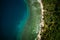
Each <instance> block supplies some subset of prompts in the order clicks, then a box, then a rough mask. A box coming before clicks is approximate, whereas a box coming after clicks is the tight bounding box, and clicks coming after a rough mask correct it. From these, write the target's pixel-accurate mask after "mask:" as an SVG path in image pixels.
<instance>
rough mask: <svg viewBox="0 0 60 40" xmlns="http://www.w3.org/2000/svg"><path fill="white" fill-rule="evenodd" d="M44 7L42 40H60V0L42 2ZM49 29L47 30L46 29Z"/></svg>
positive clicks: (43, 0)
mask: <svg viewBox="0 0 60 40" xmlns="http://www.w3.org/2000/svg"><path fill="white" fill-rule="evenodd" d="M42 2H43V5H44V10H46V11H45V12H44V22H45V23H44V25H45V26H44V29H46V31H44V32H43V33H42V37H41V38H42V39H41V40H60V0H42ZM46 27H47V28H46Z"/></svg>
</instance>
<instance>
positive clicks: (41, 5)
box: [37, 0, 44, 40]
mask: <svg viewBox="0 0 60 40" xmlns="http://www.w3.org/2000/svg"><path fill="white" fill-rule="evenodd" d="M37 1H38V2H39V3H40V9H41V19H40V20H41V22H40V24H39V25H40V31H39V33H38V35H37V40H41V35H40V34H41V32H43V29H42V27H44V20H43V18H44V9H43V3H42V0H37Z"/></svg>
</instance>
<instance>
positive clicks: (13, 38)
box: [0, 0, 29, 40]
mask: <svg viewBox="0 0 60 40" xmlns="http://www.w3.org/2000/svg"><path fill="white" fill-rule="evenodd" d="M0 5H1V6H0V30H1V31H0V37H1V40H18V39H19V37H21V33H22V31H23V29H24V27H25V26H24V25H25V23H26V21H27V20H28V17H29V13H28V10H27V8H28V7H27V4H26V3H25V2H24V0H1V2H0Z"/></svg>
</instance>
